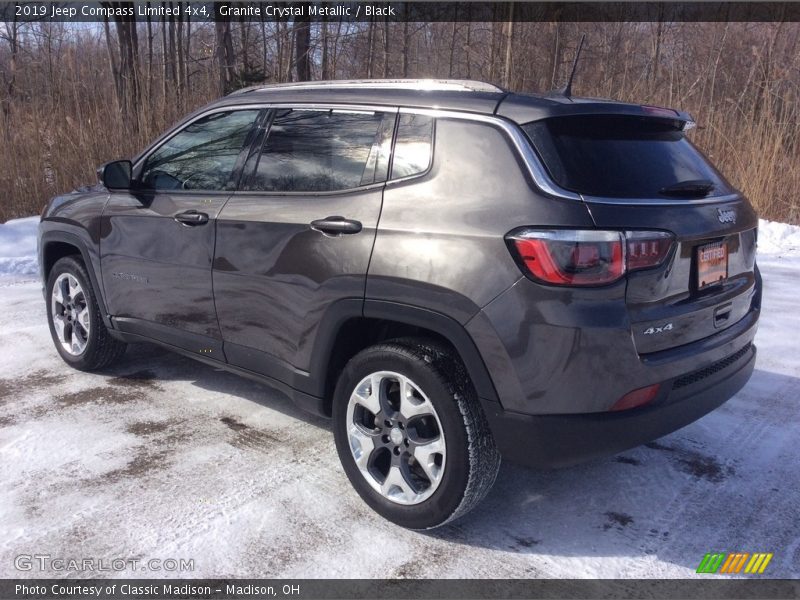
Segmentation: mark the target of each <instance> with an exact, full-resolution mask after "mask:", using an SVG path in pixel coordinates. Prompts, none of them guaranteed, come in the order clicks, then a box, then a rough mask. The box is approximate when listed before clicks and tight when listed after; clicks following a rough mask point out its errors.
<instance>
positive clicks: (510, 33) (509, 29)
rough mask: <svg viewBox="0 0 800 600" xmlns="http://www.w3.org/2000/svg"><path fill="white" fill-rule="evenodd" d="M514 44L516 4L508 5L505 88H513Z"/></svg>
mask: <svg viewBox="0 0 800 600" xmlns="http://www.w3.org/2000/svg"><path fill="white" fill-rule="evenodd" d="M513 42H514V3H513V2H509V3H508V24H507V33H506V59H505V64H504V65H503V87H504V88H506V89H508V88H510V87H511V47H512V45H513Z"/></svg>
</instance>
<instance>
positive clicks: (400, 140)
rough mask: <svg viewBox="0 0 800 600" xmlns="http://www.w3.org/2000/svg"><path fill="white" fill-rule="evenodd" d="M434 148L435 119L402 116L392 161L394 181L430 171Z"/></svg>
mask: <svg viewBox="0 0 800 600" xmlns="http://www.w3.org/2000/svg"><path fill="white" fill-rule="evenodd" d="M432 148H433V117H428V116H426V115H413V114H401V115H400V123H399V124H398V126H397V139H396V140H395V143H394V158H393V159H392V179H399V178H401V177H408V176H410V175H417V174H419V173H424V172H425V171H427V170H428V167H429V166H430V164H431V152H432Z"/></svg>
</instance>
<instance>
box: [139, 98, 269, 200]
mask: <svg viewBox="0 0 800 600" xmlns="http://www.w3.org/2000/svg"><path fill="white" fill-rule="evenodd" d="M258 113H259V111H258V110H235V111H230V112H218V113H213V114H211V115H208V116H207V117H203V118H202V119H199V120H197V121H195V122H194V123H192V124H191V125H188V126H187V127H185V128H184V129H182V130H181V131H179V132H178V133H177V134H175V135H174V136H172V137H171V138H170V139H168V140H167V141H166V142H165V143H164V144H163V145H162V146H160V147H159V148H158V149H157V150H156V151H155V152H153V153H152V154H151V155H150V156H149V157H147V160H146V162H145V165H144V168H143V169H142V173H141V175H140V177H139V179H140V180H141V181H142V182H143V183H144V185H145V186H147V187H149V188H151V189H156V190H203V191H218V190H226V189H232V186H233V184H234V183H235V182H231V181H230V179H231V175H232V174H233V169H234V167H235V166H236V160H237V159H238V158H239V153H240V152H241V151H242V147H243V146H244V143H245V141H246V139H247V134H248V133H249V132H250V130H251V129H252V127H253V124H254V123H255V121H256V118H257V117H258Z"/></svg>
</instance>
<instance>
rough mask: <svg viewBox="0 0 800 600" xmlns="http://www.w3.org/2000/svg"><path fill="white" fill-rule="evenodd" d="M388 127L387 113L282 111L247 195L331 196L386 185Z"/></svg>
mask: <svg viewBox="0 0 800 600" xmlns="http://www.w3.org/2000/svg"><path fill="white" fill-rule="evenodd" d="M383 121H384V113H372V112H355V111H352V112H351V111H344V110H342V111H339V110H301V109H280V110H278V111H277V112H276V114H275V117H274V119H273V121H272V125H271V126H270V129H269V134H268V135H267V139H266V141H265V142H264V148H263V150H262V152H261V157H260V158H259V160H258V164H257V166H256V169H255V173H254V175H253V178H252V181H251V182H250V184H249V185H248V189H250V190H253V191H264V192H332V191H337V190H347V189H351V188H356V187H359V186H362V185H368V184H370V183H373V182H375V181H383V180H385V179H386V175H385V167H384V175H383V176H382V177H381V176H380V175H379V174H378V172H377V170H378V169H379V165H380V162H381V160H380V159H381V156H382V155H383V154H384V152H385V146H386V143H385V138H386V135H385V129H386V126H385V124H383ZM392 123H393V121H392Z"/></svg>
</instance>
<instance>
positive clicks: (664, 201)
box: [583, 192, 742, 206]
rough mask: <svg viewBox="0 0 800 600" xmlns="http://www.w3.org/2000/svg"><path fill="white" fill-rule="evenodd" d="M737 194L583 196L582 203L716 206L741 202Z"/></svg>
mask: <svg viewBox="0 0 800 600" xmlns="http://www.w3.org/2000/svg"><path fill="white" fill-rule="evenodd" d="M741 198H742V195H741V194H740V193H739V192H734V193H732V194H726V195H724V196H709V197H706V198H694V199H683V200H681V199H679V198H601V197H599V196H583V201H584V202H587V203H589V204H625V205H628V206H700V205H703V204H718V203H726V202H734V201H736V200H741Z"/></svg>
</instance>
